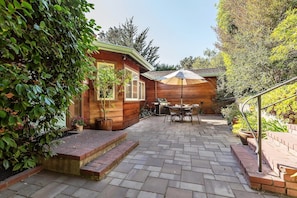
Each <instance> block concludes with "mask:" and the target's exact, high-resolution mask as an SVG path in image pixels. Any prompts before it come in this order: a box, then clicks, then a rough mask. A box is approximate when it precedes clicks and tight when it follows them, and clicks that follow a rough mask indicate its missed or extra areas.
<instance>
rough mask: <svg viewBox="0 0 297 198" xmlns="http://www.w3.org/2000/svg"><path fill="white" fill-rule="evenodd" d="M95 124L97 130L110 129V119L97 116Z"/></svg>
mask: <svg viewBox="0 0 297 198" xmlns="http://www.w3.org/2000/svg"><path fill="white" fill-rule="evenodd" d="M95 125H96V126H95V127H96V129H98V130H106V131H112V119H105V120H104V119H103V118H97V119H96V121H95Z"/></svg>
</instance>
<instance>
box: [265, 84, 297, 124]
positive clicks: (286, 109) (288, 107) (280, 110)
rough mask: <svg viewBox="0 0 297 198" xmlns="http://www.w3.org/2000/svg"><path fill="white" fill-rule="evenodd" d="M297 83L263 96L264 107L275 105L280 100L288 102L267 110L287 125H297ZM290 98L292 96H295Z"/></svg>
mask: <svg viewBox="0 0 297 198" xmlns="http://www.w3.org/2000/svg"><path fill="white" fill-rule="evenodd" d="M296 94H297V83H294V84H290V85H286V86H283V87H281V88H278V89H275V90H274V91H272V92H270V93H267V94H266V95H264V96H263V99H262V104H263V107H264V106H267V105H270V104H273V103H275V102H277V101H279V100H282V99H285V98H288V99H287V100H285V101H283V102H280V103H278V104H276V105H273V106H271V107H269V108H267V109H266V111H267V112H268V113H270V114H273V115H275V116H276V117H278V118H279V119H281V120H283V121H285V122H286V123H291V124H297V95H296ZM294 95H295V97H293V98H290V97H291V96H294Z"/></svg>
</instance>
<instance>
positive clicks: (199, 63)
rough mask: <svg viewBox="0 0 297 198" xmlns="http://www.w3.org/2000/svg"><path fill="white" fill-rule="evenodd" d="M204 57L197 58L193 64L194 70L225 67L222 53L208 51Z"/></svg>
mask: <svg viewBox="0 0 297 198" xmlns="http://www.w3.org/2000/svg"><path fill="white" fill-rule="evenodd" d="M203 54H204V57H199V56H198V57H196V58H195V60H194V63H193V64H192V67H193V68H195V69H196V68H197V69H202V68H222V67H224V61H223V57H222V55H221V53H218V52H217V51H215V50H210V49H206V50H205V51H204V52H203Z"/></svg>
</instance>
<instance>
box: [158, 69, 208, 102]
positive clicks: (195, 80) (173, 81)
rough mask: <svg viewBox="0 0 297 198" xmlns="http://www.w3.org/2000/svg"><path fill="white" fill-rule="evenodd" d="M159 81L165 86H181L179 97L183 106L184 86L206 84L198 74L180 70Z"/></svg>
mask: <svg viewBox="0 0 297 198" xmlns="http://www.w3.org/2000/svg"><path fill="white" fill-rule="evenodd" d="M159 81H160V82H161V83H164V84H167V85H180V86H181V97H180V103H181V105H182V104H183V86H184V85H192V84H199V83H205V82H207V81H206V80H205V79H204V78H203V77H202V76H199V75H198V74H196V73H194V72H192V71H189V70H185V69H180V70H177V71H175V72H172V73H170V74H167V75H166V76H163V77H161V78H160V79H159Z"/></svg>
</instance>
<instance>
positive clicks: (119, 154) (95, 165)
mask: <svg viewBox="0 0 297 198" xmlns="http://www.w3.org/2000/svg"><path fill="white" fill-rule="evenodd" d="M138 145H139V142H134V141H128V140H127V141H124V142H122V143H121V144H120V145H118V146H117V147H115V148H113V149H112V150H110V151H108V152H106V153H105V154H104V155H102V156H99V157H97V158H96V159H94V160H93V161H91V162H89V163H88V164H86V165H85V166H83V167H81V168H80V175H82V176H84V177H88V178H90V179H93V180H100V179H102V178H104V177H105V175H106V174H107V173H108V172H109V171H111V170H112V169H113V168H114V167H115V166H116V165H117V164H118V163H119V162H120V161H121V160H122V159H123V158H124V157H125V156H126V155H128V154H129V153H130V152H131V151H132V150H133V149H134V148H135V147H137V146H138Z"/></svg>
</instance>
